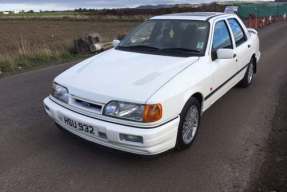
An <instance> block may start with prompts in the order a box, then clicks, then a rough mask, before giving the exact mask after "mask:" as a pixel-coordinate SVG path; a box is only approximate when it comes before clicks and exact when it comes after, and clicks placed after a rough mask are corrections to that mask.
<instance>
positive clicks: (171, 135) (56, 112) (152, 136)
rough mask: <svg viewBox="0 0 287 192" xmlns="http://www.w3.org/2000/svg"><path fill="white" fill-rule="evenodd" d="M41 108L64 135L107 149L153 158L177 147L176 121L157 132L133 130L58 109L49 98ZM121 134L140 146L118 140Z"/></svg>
mask: <svg viewBox="0 0 287 192" xmlns="http://www.w3.org/2000/svg"><path fill="white" fill-rule="evenodd" d="M44 106H45V111H46V113H47V114H48V115H49V116H50V117H51V118H52V119H53V120H54V121H55V122H56V123H57V124H59V125H60V126H61V127H63V128H64V129H66V130H67V131H69V132H71V133H73V134H75V135H77V136H79V137H81V138H83V139H86V140H88V141H91V142H94V143H97V144H100V145H104V146H107V147H110V148H114V149H118V150H122V151H126V152H130V153H135V154H141V155H155V154H159V153H162V152H164V151H167V150H169V149H172V148H174V147H175V144H176V138H177V130H178V125H179V117H178V118H176V119H174V120H172V121H170V122H168V123H166V124H163V125H161V126H159V127H156V128H136V127H130V126H125V125H119V124H116V123H111V122H106V121H102V120H98V119H94V118H91V117H87V116H85V115H82V114H79V113H76V112H73V111H71V110H69V109H66V108H64V107H62V106H60V105H58V104H57V103H55V102H54V101H52V100H51V99H50V98H49V97H47V98H45V99H44ZM63 116H65V117H68V118H71V119H73V120H75V121H77V122H81V123H86V124H89V125H91V126H93V127H95V128H96V130H97V131H96V132H97V133H101V134H102V133H104V134H105V135H106V138H102V137H100V135H99V134H98V135H97V134H96V135H95V136H91V135H87V134H84V133H82V132H79V131H77V130H74V129H72V128H70V127H69V126H67V125H66V124H65V123H64V122H63V121H62V120H61V119H62V117H63ZM120 134H127V135H136V136H141V137H142V138H143V142H142V143H138V142H131V141H125V140H121V139H120Z"/></svg>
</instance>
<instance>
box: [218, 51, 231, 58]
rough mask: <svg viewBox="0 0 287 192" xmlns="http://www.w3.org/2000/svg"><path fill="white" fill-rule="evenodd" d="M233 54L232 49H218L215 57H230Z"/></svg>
mask: <svg viewBox="0 0 287 192" xmlns="http://www.w3.org/2000/svg"><path fill="white" fill-rule="evenodd" d="M234 56H235V53H234V51H233V49H218V50H217V58H218V59H232V58H233V57H234Z"/></svg>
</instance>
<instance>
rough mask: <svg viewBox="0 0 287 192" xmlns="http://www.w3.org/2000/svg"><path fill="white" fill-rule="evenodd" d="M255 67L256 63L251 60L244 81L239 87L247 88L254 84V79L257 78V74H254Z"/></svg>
mask: <svg viewBox="0 0 287 192" xmlns="http://www.w3.org/2000/svg"><path fill="white" fill-rule="evenodd" d="M254 65H255V63H254V61H253V60H251V61H250V63H249V65H248V68H247V71H246V73H245V75H244V77H243V79H242V80H241V81H240V82H239V87H242V88H247V87H249V86H250V85H251V84H252V83H253V81H254V78H255V73H254V72H255V70H254V69H255V66H254Z"/></svg>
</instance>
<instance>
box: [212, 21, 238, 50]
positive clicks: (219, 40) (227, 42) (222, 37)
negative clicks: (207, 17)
mask: <svg viewBox="0 0 287 192" xmlns="http://www.w3.org/2000/svg"><path fill="white" fill-rule="evenodd" d="M220 48H227V49H232V48H233V47H232V41H231V37H230V34H229V31H228V28H227V25H226V23H225V21H219V22H217V23H216V24H215V29H214V35H213V43H212V49H213V50H217V49H220Z"/></svg>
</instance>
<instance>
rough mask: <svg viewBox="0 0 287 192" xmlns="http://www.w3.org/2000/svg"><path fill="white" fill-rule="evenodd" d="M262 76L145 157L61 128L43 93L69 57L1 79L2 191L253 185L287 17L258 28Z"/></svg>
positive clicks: (285, 43) (285, 71) (283, 55)
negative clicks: (184, 142) (172, 144)
mask: <svg viewBox="0 0 287 192" xmlns="http://www.w3.org/2000/svg"><path fill="white" fill-rule="evenodd" d="M260 39H261V50H262V60H261V62H260V65H259V67H258V68H259V69H258V74H257V77H256V83H255V84H253V85H252V86H251V87H250V88H247V89H241V88H234V89H232V91H230V92H229V93H228V94H226V95H225V96H224V97H223V98H222V99H220V100H219V101H218V102H217V103H216V104H215V105H213V107H212V108H210V109H209V110H208V111H207V112H206V113H205V114H204V117H203V120H202V126H201V130H200V134H199V137H198V138H197V140H196V142H195V143H194V145H193V146H192V147H191V148H190V149H188V150H186V151H182V152H174V151H172V152H168V153H165V154H163V155H160V156H158V157H152V158H151V157H149V158H148V157H140V156H135V155H131V154H128V153H124V152H119V151H115V150H111V149H107V148H105V147H101V146H98V145H96V144H91V143H88V142H85V141H83V140H81V139H79V138H77V137H74V136H71V135H67V134H63V133H62V132H61V131H60V130H58V129H57V128H56V127H55V126H54V123H53V122H52V121H51V120H50V119H49V118H48V117H47V116H46V114H45V113H44V111H43V108H42V99H43V98H44V97H45V96H46V95H48V93H49V91H50V86H51V82H52V80H53V78H54V77H55V76H56V75H57V74H59V73H60V72H62V71H63V70H65V69H66V68H67V67H69V66H70V65H71V64H64V65H60V66H53V67H49V68H45V69H41V70H37V71H32V72H27V73H23V74H19V75H14V76H10V77H7V78H4V79H1V80H0V191H1V192H6V191H11V192H17V191H21V192H25V191H27V192H33V191H41V192H46V191H47V192H51V191H165V192H166V191H172V192H174V191H195V192H205V191H207V192H217V191H220V192H224V191H228V192H230V191H248V188H249V187H250V184H251V185H252V181H253V179H255V178H256V177H257V173H258V170H259V168H260V166H261V164H262V162H263V160H264V155H265V152H264V149H265V146H266V144H267V140H268V136H269V133H270V130H271V128H272V123H271V120H272V119H273V117H274V114H275V113H274V112H275V109H276V105H277V103H278V99H279V89H280V86H281V82H283V80H284V81H285V82H286V79H287V63H286V61H287V52H286V50H287V23H286V24H282V23H281V24H280V23H278V24H273V25H272V26H269V27H267V28H265V29H263V30H261V31H260Z"/></svg>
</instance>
